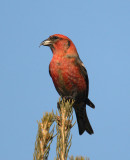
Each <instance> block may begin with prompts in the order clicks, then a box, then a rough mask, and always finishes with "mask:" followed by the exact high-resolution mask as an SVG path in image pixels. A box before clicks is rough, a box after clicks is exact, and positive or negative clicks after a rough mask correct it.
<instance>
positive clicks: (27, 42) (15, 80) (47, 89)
mask: <svg viewBox="0 0 130 160" xmlns="http://www.w3.org/2000/svg"><path fill="white" fill-rule="evenodd" d="M0 32H1V33H0V44H1V45H0V46H1V47H0V126H1V132H0V159H2V160H9V159H14V160H15V159H19V160H23V159H24V160H28V159H32V157H33V151H34V143H35V138H36V134H37V120H40V119H41V118H42V115H43V112H46V111H48V112H50V111H52V109H53V110H54V111H55V110H56V103H57V101H58V98H59V95H58V94H57V92H56V90H55V88H54V86H53V83H52V80H51V78H50V76H49V73H48V66H49V63H50V61H51V58H52V53H51V50H50V49H49V48H48V47H41V48H39V47H38V46H39V44H40V42H41V41H42V40H44V39H46V38H48V37H49V36H50V35H52V34H55V33H60V34H64V35H66V36H68V37H69V38H71V39H72V41H73V42H74V44H75V45H76V47H77V50H78V53H79V55H80V58H81V59H82V61H83V62H84V65H85V66H86V68H87V71H88V75H89V80H90V92H89V98H90V99H91V100H92V101H93V103H94V104H95V106H96V108H95V110H93V109H91V108H89V107H87V112H88V117H89V119H90V122H91V124H92V127H93V129H94V132H95V134H94V135H92V136H90V135H88V134H87V133H84V134H83V135H82V136H79V134H78V127H77V125H75V127H73V129H72V134H73V139H72V147H71V149H70V152H69V155H74V156H76V155H82V156H87V157H89V158H90V160H99V159H100V160H104V159H105V160H110V159H115V160H116V159H118V160H122V159H127V160H128V159H130V1H128V0H124V1H123V0H109V1H103V0H99V1H97V0H92V1H88V0H83V1H75V0H71V1H70V0H66V1H61V0H56V1H44V0H39V1H34V0H28V1H26V0H22V1H17V0H12V1H9V0H4V1H1V2H0ZM74 119H75V116H74ZM55 142H56V140H54V142H53V144H52V148H51V152H50V156H49V159H54V158H53V157H55V154H56V152H55Z"/></svg>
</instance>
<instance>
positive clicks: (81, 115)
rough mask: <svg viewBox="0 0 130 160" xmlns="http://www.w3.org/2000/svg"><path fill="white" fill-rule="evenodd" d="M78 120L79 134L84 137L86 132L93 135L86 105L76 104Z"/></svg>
mask: <svg viewBox="0 0 130 160" xmlns="http://www.w3.org/2000/svg"><path fill="white" fill-rule="evenodd" d="M74 109H75V113H76V118H77V122H78V128H79V134H80V135H82V134H83V133H84V131H85V130H86V131H87V132H88V133H89V134H93V133H94V132H93V129H92V127H91V125H90V122H89V120H88V116H87V113H86V105H85V104H82V105H81V104H75V106H74Z"/></svg>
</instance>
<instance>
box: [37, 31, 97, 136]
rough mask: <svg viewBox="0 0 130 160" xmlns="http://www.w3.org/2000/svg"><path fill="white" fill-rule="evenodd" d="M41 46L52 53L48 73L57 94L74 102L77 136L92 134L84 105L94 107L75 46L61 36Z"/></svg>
mask: <svg viewBox="0 0 130 160" xmlns="http://www.w3.org/2000/svg"><path fill="white" fill-rule="evenodd" d="M41 45H44V46H49V47H50V48H51V50H52V52H53V57H52V60H51V62H50V65H49V73H50V76H51V78H52V80H53V83H54V85H55V88H56V90H57V92H58V93H59V94H60V96H61V97H72V98H73V99H74V100H75V104H74V110H75V113H76V117H77V122H78V128H79V134H80V135H82V134H83V133H84V131H87V132H88V133H89V134H93V133H94V132H93V129H92V127H91V125H90V123H89V120H88V117H87V113H86V104H87V105H89V106H90V107H92V108H95V106H94V104H93V103H92V102H91V101H90V100H89V99H88V91H89V80H88V75H87V71H86V69H85V66H84V64H83V62H82V61H81V60H80V58H79V55H78V53H77V50H76V47H75V45H74V44H73V42H72V41H71V40H70V39H69V38H68V37H66V36H64V35H61V34H54V35H52V36H50V37H49V38H48V39H46V40H45V41H43V42H42V43H41V44H40V46H41Z"/></svg>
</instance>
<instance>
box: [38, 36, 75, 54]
mask: <svg viewBox="0 0 130 160" xmlns="http://www.w3.org/2000/svg"><path fill="white" fill-rule="evenodd" d="M41 45H44V46H49V47H50V48H51V50H52V52H53V54H60V55H66V54H77V50H76V47H75V45H74V44H73V42H72V41H71V40H70V39H69V38H68V37H66V36H64V35H61V34H54V35H52V36H50V37H49V38H48V39H46V40H44V41H43V42H41V44H40V46H41Z"/></svg>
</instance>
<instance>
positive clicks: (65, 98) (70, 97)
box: [62, 96, 74, 103]
mask: <svg viewBox="0 0 130 160" xmlns="http://www.w3.org/2000/svg"><path fill="white" fill-rule="evenodd" d="M62 99H64V100H65V102H67V101H70V103H72V101H73V100H74V98H73V97H72V96H64V97H63V98H62Z"/></svg>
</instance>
